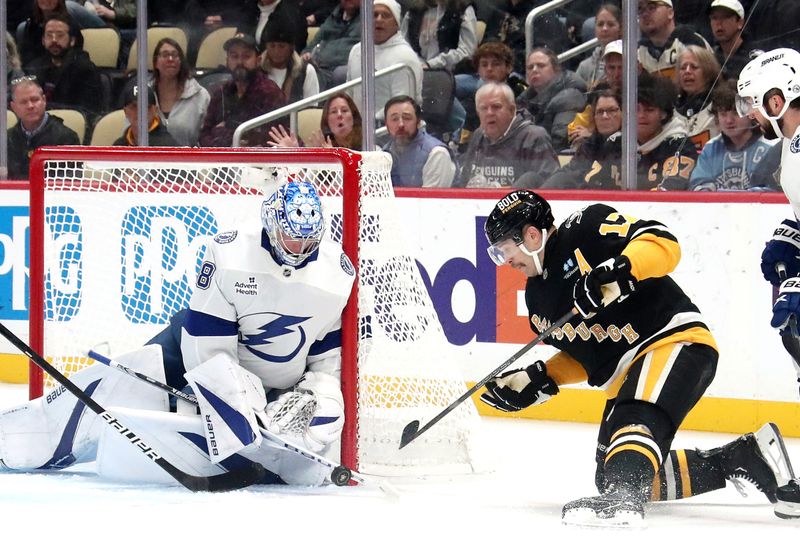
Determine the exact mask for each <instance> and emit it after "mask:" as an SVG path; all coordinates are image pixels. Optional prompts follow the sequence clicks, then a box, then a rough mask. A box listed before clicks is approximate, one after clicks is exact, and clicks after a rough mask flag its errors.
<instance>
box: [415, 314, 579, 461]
mask: <svg viewBox="0 0 800 547" xmlns="http://www.w3.org/2000/svg"><path fill="white" fill-rule="evenodd" d="M577 314H578V310H576V309H575V308H572V309H571V310H570V311H569V312H567V313H566V314H564V316H563V317H561V319H559V320H558V321H556V322H555V323H553V324H552V325H550V326H549V327H548V328H546V329H545V330H544V331H543V332H542V333H541V334H539V336H537V337H536V338H534V339H533V340H531V341H530V342H528V343H527V344H526V345H525V346H524V347H523V348H522V349H520V350H519V351H518V352H517V353H515V354H514V355H512V356H511V357H509V358H508V359H507V360H506V361H505V362H504V363H503V364H502V365H500V366H499V367H497V368H496V369H494V370H493V371H492V372H490V373H489V374H488V375H487V376H486V377H485V378H484V379H483V380H481V381H480V382H478V383H477V384H475V385H474V386H472V387H471V388H470V389H468V390H467V391H466V393H464V394H463V395H462V396H461V397H459V398H458V399H456V400H455V401H453V402H452V403H450V406H448V407H447V408H445V409H444V410H442V411H441V412H439V414H437V415H436V416H434V417H433V419H431V421H429V422H428V423H427V424H425V425H424V426H423V427H420V426H419V420H414V421H411V422H409V423H408V424H406V426H405V427H404V428H403V433H402V435H401V436H400V448H401V449H402V448H403V447H405V446H406V445H408V443H410V442H411V441H413V440H414V439H416V438H417V437H419V436H420V435H422V434H423V433H425V432H426V431H427V430H428V429H430V428H431V427H432V426H433V425H434V424H436V423H437V422H438V421H439V420H441V419H442V418H444V417H445V416H447V415H448V414H449V413H450V412H452V411H453V409H454V408H456V407H457V406H458V405H460V404H461V403H463V402H464V401H466V400H467V399H469V398H470V396H472V394H473V393H475V392H476V391H478V390H479V389H480V388H482V387H483V386H485V385H486V382H488V381H489V380H491V379H492V378H494V377H495V376H497V375H498V374H500V373H501V372H503V371H504V370H505V369H506V368H508V367H509V366H511V364H513V363H514V361H516V360H517V359H519V358H520V357H522V356H523V355H524V354H525V353H527V352H528V351H530V349H531V348H533V346H535V345H536V344H538V343H539V342H541V341H542V340H544V339H545V338H547V337H548V336H550V335H551V334H552V333H553V331H555V330H556V329H558V328H560V327H561V326H562V325H563V324H564V323H566V322H567V321H569V320H570V319H572V318H573V317H575V316H576V315H577Z"/></svg>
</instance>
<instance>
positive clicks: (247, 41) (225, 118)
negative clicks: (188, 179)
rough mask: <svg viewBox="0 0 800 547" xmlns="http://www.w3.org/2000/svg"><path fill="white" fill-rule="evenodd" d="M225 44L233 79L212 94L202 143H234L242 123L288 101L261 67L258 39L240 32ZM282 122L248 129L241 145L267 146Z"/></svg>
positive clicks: (201, 135) (217, 144)
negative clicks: (274, 127)
mask: <svg viewBox="0 0 800 547" xmlns="http://www.w3.org/2000/svg"><path fill="white" fill-rule="evenodd" d="M222 47H223V48H224V49H225V52H226V54H227V57H226V63H227V67H228V70H229V71H230V73H231V76H232V79H231V81H229V82H227V83H225V84H223V85H221V86H218V87H217V88H216V89H214V91H213V92H212V94H211V102H210V103H209V105H208V111H207V112H206V117H205V119H204V120H203V127H202V129H201V130H200V146H231V144H232V143H233V133H234V131H235V130H236V128H237V127H238V126H239V125H241V124H242V123H244V122H246V121H248V120H251V119H253V118H255V117H257V116H260V115H262V114H265V113H267V112H271V111H273V110H275V109H276V108H280V107H282V106H284V105H285V104H286V97H285V96H284V95H283V91H281V89H280V88H279V87H278V85H277V84H276V83H275V82H273V81H272V80H270V79H269V77H268V76H267V75H266V74H265V73H264V72H263V71H262V70H261V69H260V68H259V66H258V55H259V53H260V49H259V47H258V43H257V42H256V39H255V38H253V37H252V36H251V35H249V34H244V33H238V34H236V35H234V36H233V37H232V38H229V39H228V41H226V42H225V44H224V45H223V46H222ZM282 122H283V120H276V121H275V122H273V123H270V124H265V125H262V126H260V127H257V128H255V129H253V130H251V131H248V132H247V133H245V135H244V138H243V142H242V143H241V144H242V145H244V146H266V145H267V141H268V140H269V137H268V135H269V129H270V127H272V126H273V125H278V124H279V123H282Z"/></svg>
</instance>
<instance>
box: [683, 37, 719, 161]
mask: <svg viewBox="0 0 800 547" xmlns="http://www.w3.org/2000/svg"><path fill="white" fill-rule="evenodd" d="M675 68H676V73H677V82H678V100H677V102H676V103H675V117H677V118H683V120H684V121H685V123H686V131H687V133H688V135H689V138H690V139H691V140H692V142H693V143H694V145H695V147H696V148H697V151H698V152H699V151H700V150H702V149H703V146H704V145H705V144H706V143H707V142H708V141H709V139H711V138H712V137H715V136H716V135H718V134H719V129H718V128H717V125H716V124H715V123H714V115H713V114H712V113H711V87H712V86H713V85H714V84H715V83H716V82H717V81H718V75H719V63H718V62H717V59H716V57H714V54H713V53H712V52H711V51H709V50H707V49H705V48H702V47H699V46H687V47H686V49H685V50H683V52H681V54H680V55H678V61H677V63H676V64H675Z"/></svg>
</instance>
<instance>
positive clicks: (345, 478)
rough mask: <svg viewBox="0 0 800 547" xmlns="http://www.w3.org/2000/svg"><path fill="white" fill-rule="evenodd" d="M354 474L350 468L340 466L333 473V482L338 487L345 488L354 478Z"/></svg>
mask: <svg viewBox="0 0 800 547" xmlns="http://www.w3.org/2000/svg"><path fill="white" fill-rule="evenodd" d="M352 476H353V475H352V473H351V472H350V470H349V469H348V468H346V467H345V466H343V465H339V466H337V467H336V468H334V470H333V472H331V482H333V484H335V485H336V486H345V485H346V484H347V483H348V482H350V479H351V478H352Z"/></svg>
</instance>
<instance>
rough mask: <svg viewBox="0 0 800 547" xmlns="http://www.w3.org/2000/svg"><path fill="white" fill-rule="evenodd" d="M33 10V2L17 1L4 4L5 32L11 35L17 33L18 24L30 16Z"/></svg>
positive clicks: (30, 0)
mask: <svg viewBox="0 0 800 547" xmlns="http://www.w3.org/2000/svg"><path fill="white" fill-rule="evenodd" d="M32 9H33V0H17V1H16V2H6V10H7V14H6V32H8V34H11V35H12V36H13V35H14V33H16V32H17V27H18V26H19V25H20V23H22V22H24V21H25V19H27V18H28V16H29V15H30V14H31V10H32Z"/></svg>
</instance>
